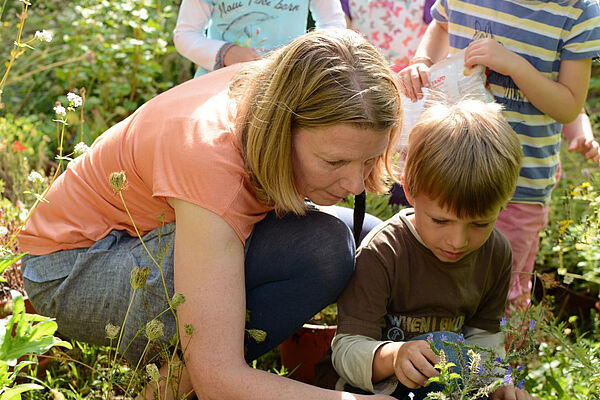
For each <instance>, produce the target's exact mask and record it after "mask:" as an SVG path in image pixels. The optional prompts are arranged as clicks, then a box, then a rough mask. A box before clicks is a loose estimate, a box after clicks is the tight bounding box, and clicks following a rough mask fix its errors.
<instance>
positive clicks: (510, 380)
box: [502, 375, 513, 385]
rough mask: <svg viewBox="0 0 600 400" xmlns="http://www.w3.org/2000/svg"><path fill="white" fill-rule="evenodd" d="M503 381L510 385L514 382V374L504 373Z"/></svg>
mask: <svg viewBox="0 0 600 400" xmlns="http://www.w3.org/2000/svg"><path fill="white" fill-rule="evenodd" d="M502 383H503V384H505V385H510V384H512V383H513V379H512V376H510V375H504V379H502Z"/></svg>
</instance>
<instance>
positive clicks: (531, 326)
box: [529, 319, 535, 330]
mask: <svg viewBox="0 0 600 400" xmlns="http://www.w3.org/2000/svg"><path fill="white" fill-rule="evenodd" d="M534 326H535V320H534V319H532V320H531V321H529V330H531V329H533V327H534Z"/></svg>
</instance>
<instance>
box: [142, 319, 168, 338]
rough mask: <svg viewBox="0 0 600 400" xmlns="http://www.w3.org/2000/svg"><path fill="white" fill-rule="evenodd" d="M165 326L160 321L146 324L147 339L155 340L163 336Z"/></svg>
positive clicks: (156, 320) (154, 320)
mask: <svg viewBox="0 0 600 400" xmlns="http://www.w3.org/2000/svg"><path fill="white" fill-rule="evenodd" d="M164 327H165V324H163V323H162V321H160V320H158V319H153V320H152V321H150V322H148V323H147V324H146V337H147V338H148V340H155V339H158V338H160V337H161V336H162V335H163V329H164Z"/></svg>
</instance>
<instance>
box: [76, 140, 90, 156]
mask: <svg viewBox="0 0 600 400" xmlns="http://www.w3.org/2000/svg"><path fill="white" fill-rule="evenodd" d="M89 149H90V148H89V147H88V145H87V144H85V143H83V142H79V143H77V144H76V145H75V149H74V150H73V153H75V157H78V156H80V155H82V154H85V153H87V151H88V150H89Z"/></svg>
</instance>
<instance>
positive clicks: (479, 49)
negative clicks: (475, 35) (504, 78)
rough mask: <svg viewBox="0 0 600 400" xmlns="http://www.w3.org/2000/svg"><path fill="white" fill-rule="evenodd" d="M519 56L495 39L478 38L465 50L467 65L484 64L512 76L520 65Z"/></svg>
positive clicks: (471, 66)
mask: <svg viewBox="0 0 600 400" xmlns="http://www.w3.org/2000/svg"><path fill="white" fill-rule="evenodd" d="M520 58H521V56H519V55H518V54H516V53H513V52H512V51H510V50H508V49H507V48H506V47H504V46H502V45H501V44H500V43H498V42H497V41H495V40H494V39H491V38H487V39H478V40H475V41H473V42H471V43H469V45H468V46H467V49H466V51H465V67H467V68H473V67H474V66H475V65H483V66H485V67H488V68H490V69H492V70H494V71H496V72H498V73H499V74H502V75H508V76H511V75H512V74H513V71H514V68H515V67H516V66H518V65H519V59H520Z"/></svg>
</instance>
